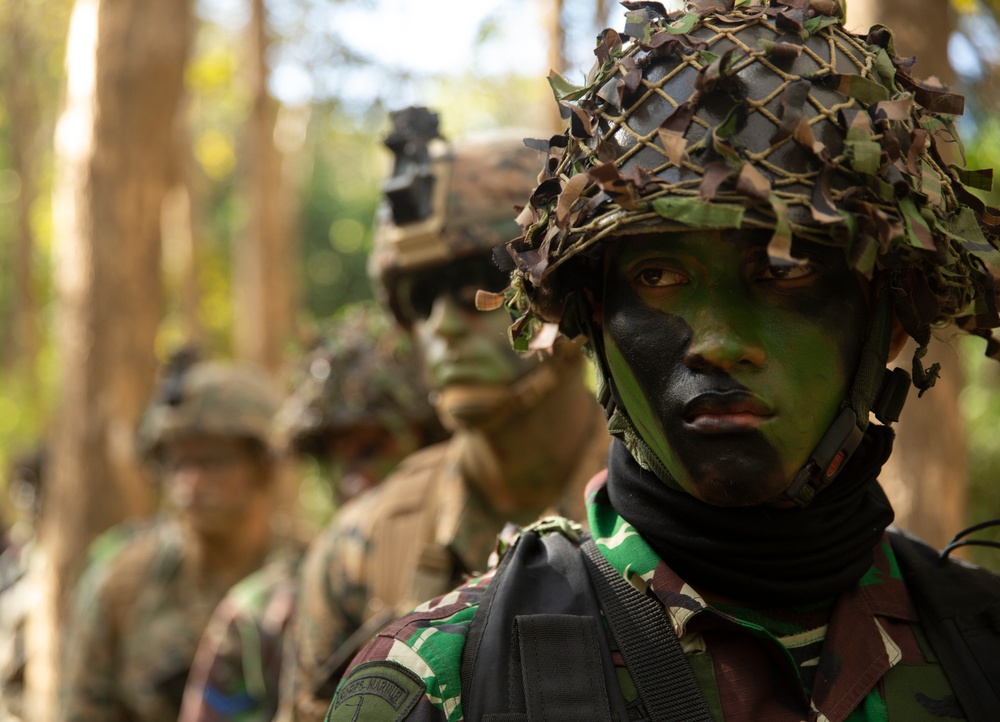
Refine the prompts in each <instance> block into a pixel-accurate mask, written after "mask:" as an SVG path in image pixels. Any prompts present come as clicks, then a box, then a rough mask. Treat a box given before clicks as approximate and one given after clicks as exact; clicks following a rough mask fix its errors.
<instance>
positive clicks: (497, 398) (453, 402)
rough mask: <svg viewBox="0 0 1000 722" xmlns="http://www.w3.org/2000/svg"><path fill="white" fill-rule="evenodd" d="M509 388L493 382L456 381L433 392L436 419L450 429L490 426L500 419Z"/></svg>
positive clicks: (506, 401) (508, 396)
mask: <svg viewBox="0 0 1000 722" xmlns="http://www.w3.org/2000/svg"><path fill="white" fill-rule="evenodd" d="M509 398H510V389H509V388H508V387H507V386H505V385H495V384H459V385H455V386H448V387H447V388H444V389H442V390H441V391H438V392H436V393H435V394H433V395H432V397H431V400H432V401H433V403H434V407H435V409H437V414H438V418H439V419H440V420H441V423H442V424H443V425H444V427H445V428H447V429H448V430H449V431H457V430H458V429H475V428H484V427H489V426H491V425H492V424H494V423H497V422H498V421H500V420H502V417H503V416H504V414H503V413H502V412H503V409H504V407H505V405H506V404H507V403H508V402H509Z"/></svg>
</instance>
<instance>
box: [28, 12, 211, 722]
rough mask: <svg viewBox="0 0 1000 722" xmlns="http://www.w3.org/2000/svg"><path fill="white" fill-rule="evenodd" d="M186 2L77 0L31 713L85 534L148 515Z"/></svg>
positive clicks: (63, 138) (49, 672)
mask: <svg viewBox="0 0 1000 722" xmlns="http://www.w3.org/2000/svg"><path fill="white" fill-rule="evenodd" d="M191 5H192V2H191V0H116V1H115V2H106V1H104V0H77V2H76V5H75V6H74V11H73V17H72V20H71V24H70V31H69V37H68V41H67V51H66V89H65V107H64V109H63V113H62V116H61V117H60V119H59V123H58V126H57V129H56V137H55V144H56V190H55V194H54V208H53V210H54V218H55V224H56V232H55V237H56V239H57V242H56V243H57V245H56V249H55V272H56V277H55V283H56V288H57V294H58V311H57V314H58V315H57V331H56V339H57V341H56V344H57V355H58V358H59V359H60V363H61V374H62V378H61V381H60V389H59V400H58V405H57V411H56V414H55V424H54V428H53V432H54V436H53V440H52V462H53V463H52V473H51V477H50V478H49V480H48V484H49V486H48V488H47V494H46V505H45V509H44V516H43V519H42V523H41V536H40V549H41V552H42V557H43V559H44V560H45V564H46V569H45V572H44V576H45V587H46V588H45V598H46V599H47V600H48V604H47V605H46V606H45V608H43V609H40V610H38V612H37V614H36V615H35V618H34V619H33V620H32V621H33V624H32V639H33V643H34V644H36V645H38V646H37V647H36V650H37V651H36V653H35V654H34V655H33V656H32V657H31V668H30V669H29V671H28V675H29V679H28V684H29V695H30V698H29V699H30V701H31V702H32V703H33V704H34V705H36V706H35V707H34V708H33V709H32V711H31V713H30V714H29V715H28V717H29V718H30V719H32V720H38V721H39V722H46V721H47V720H49V719H51V718H52V714H53V709H52V707H53V706H54V701H55V699H56V689H57V685H58V679H57V672H58V666H57V660H58V659H60V658H61V654H60V649H59V644H60V642H61V640H62V639H63V638H64V634H63V630H64V626H63V623H64V621H65V619H66V612H67V607H68V601H69V594H70V592H71V591H72V586H73V584H74V581H75V578H76V575H77V573H78V571H79V567H80V564H81V562H82V560H83V556H84V553H85V551H86V548H87V545H88V544H89V542H90V541H91V540H92V539H93V538H94V537H95V536H96V535H97V534H98V533H100V532H101V531H103V530H104V529H107V528H108V527H109V526H111V525H113V524H115V523H117V522H119V521H121V520H123V519H124V518H126V517H129V516H134V515H143V514H148V513H150V512H151V511H152V510H153V508H154V505H155V498H154V490H153V487H152V485H151V484H150V483H149V480H148V479H146V478H144V476H143V474H142V473H141V469H140V466H139V460H138V459H137V458H136V454H135V447H134V443H133V431H134V428H135V424H136V422H137V420H138V417H139V415H140V413H141V411H142V409H143V407H144V405H145V403H146V400H147V397H148V395H149V392H150V389H151V387H152V385H153V380H154V375H155V371H156V361H155V356H154V353H153V343H154V338H155V335H156V330H157V326H158V324H159V322H160V317H161V315H162V298H161V296H162V293H161V279H160V222H161V204H162V201H163V197H164V193H165V192H166V190H167V187H168V183H169V178H170V156H171V153H172V152H173V151H174V148H175V146H174V143H173V136H172V133H173V129H174V121H175V118H176V117H177V108H178V104H179V100H180V97H181V95H182V86H183V82H182V81H183V69H184V64H185V61H186V58H187V53H188V48H189V45H190V38H191V33H192V7H191Z"/></svg>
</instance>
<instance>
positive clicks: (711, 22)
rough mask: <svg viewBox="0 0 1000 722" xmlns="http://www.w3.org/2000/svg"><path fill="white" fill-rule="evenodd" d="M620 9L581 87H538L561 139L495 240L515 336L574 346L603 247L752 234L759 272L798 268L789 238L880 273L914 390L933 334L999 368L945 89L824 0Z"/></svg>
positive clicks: (983, 239) (987, 213)
mask: <svg viewBox="0 0 1000 722" xmlns="http://www.w3.org/2000/svg"><path fill="white" fill-rule="evenodd" d="M623 4H624V5H625V6H626V8H628V9H629V11H630V12H629V13H628V14H627V24H626V27H625V32H624V34H619V33H617V32H615V31H614V30H606V31H604V32H603V33H602V34H601V35H600V36H599V43H598V46H597V48H596V50H595V55H596V56H597V62H596V64H595V66H594V69H593V70H592V71H591V72H590V74H589V76H588V78H587V85H586V87H582V88H573V87H569V86H568V85H567V84H565V83H563V82H556V83H554V88H555V90H556V93H557V96H559V97H560V98H561V100H562V105H563V106H564V107H565V108H567V109H568V110H569V111H570V127H569V129H568V130H567V132H566V133H565V134H563V135H560V136H556V137H555V138H553V139H552V140H551V141H550V142H549V146H550V147H549V161H548V164H547V165H546V172H545V174H544V177H543V178H542V180H541V182H540V184H539V185H538V187H537V188H536V189H535V191H534V193H533V194H532V196H531V199H530V202H529V204H528V206H527V207H526V208H525V210H524V212H523V213H522V215H521V217H520V219H519V220H520V222H521V224H522V227H524V228H525V229H526V230H525V233H524V234H523V236H522V237H520V238H518V239H516V240H515V241H512V242H511V243H510V244H508V248H507V250H508V252H509V254H510V256H511V258H512V259H513V262H514V265H515V266H516V270H515V274H514V280H513V283H512V287H511V289H509V290H508V291H507V294H506V300H507V303H508V305H509V307H510V308H511V310H512V311H514V312H515V313H517V314H518V315H519V316H520V318H519V319H518V320H517V321H516V322H515V324H514V326H513V327H512V333H513V335H514V336H515V337H517V336H530V335H531V334H533V333H536V330H537V329H538V328H539V327H540V324H539V323H538V322H539V321H548V322H554V323H560V324H561V328H562V330H563V332H564V333H566V334H567V335H571V336H572V335H576V334H579V333H587V331H588V329H587V327H586V320H585V319H584V318H583V317H581V315H580V313H578V312H577V310H576V309H578V308H579V307H580V302H579V297H580V293H579V292H578V291H579V289H580V286H581V284H586V283H588V282H592V280H593V273H594V268H593V265H594V263H595V261H594V259H596V258H597V257H598V256H599V255H600V252H601V247H602V244H601V242H602V241H606V240H611V239H620V238H622V237H627V236H628V235H629V234H637V233H648V232H650V231H654V232H655V231H671V230H684V229H689V230H690V229H726V228H731V229H737V228H744V229H754V228H756V229H763V232H765V233H769V234H770V242H769V245H768V253H769V255H770V257H771V258H772V261H773V262H775V263H779V264H788V263H795V262H796V261H795V260H794V254H795V239H798V238H802V239H808V240H813V241H818V242H820V243H825V244H828V245H835V246H839V247H842V248H843V249H844V251H845V253H846V256H847V260H848V263H849V264H850V265H851V266H852V267H853V268H855V269H856V270H857V271H859V272H860V273H862V274H864V275H866V276H868V277H872V276H873V275H874V274H876V273H878V274H881V275H883V277H885V278H887V284H886V286H887V288H888V289H889V293H888V294H883V295H886V296H888V297H889V299H888V300H887V301H886V303H885V305H886V307H887V308H890V309H891V310H894V311H895V314H896V316H897V317H898V318H899V320H900V321H901V323H902V325H903V327H904V328H905V330H906V331H907V333H909V334H910V335H911V336H912V337H913V338H914V339H915V340H916V341H917V342H918V346H919V348H918V356H916V357H915V359H914V361H915V363H914V371H915V373H914V378H913V381H914V383H915V384H916V385H917V386H918V387H920V388H921V389H923V388H926V387H928V386H930V385H931V384H932V383H933V377H934V373H935V369H934V368H933V367H932V368H931V369H930V370H929V371H925V370H924V369H923V368H922V367H921V366H920V362H919V358H920V356H922V355H923V352H924V351H925V350H926V349H925V346H926V344H927V342H928V340H929V338H930V331H931V328H932V326H933V325H937V324H941V323H945V322H955V323H957V324H958V325H959V326H960V327H962V328H964V329H966V330H968V331H970V332H972V333H975V334H977V335H981V336H984V337H986V338H987V339H990V342H989V344H988V349H987V353H988V354H989V355H991V356H993V357H1000V343H997V342H996V341H994V340H992V333H991V329H993V328H995V327H996V326H998V325H1000V318H998V316H997V310H996V291H995V286H994V277H993V273H992V272H991V271H994V270H995V269H998V268H1000V252H998V251H997V240H998V231H1000V225H998V223H1000V214H998V212H997V211H996V210H994V209H990V208H987V207H986V206H985V205H984V204H983V203H982V202H981V201H980V200H979V199H978V198H977V197H976V196H974V195H973V194H972V193H971V192H970V190H968V188H969V187H975V188H980V189H986V188H988V187H989V184H990V182H991V177H992V174H991V172H987V171H970V170H967V169H966V168H965V159H964V154H963V153H964V151H963V148H962V145H961V142H960V140H959V138H958V135H957V133H956V131H955V127H954V123H953V116H955V115H957V114H959V113H961V111H962V98H961V96H958V95H955V94H953V93H950V92H948V91H947V90H946V89H944V88H942V87H940V86H938V85H936V84H935V83H932V82H918V81H917V80H914V79H913V78H912V77H911V76H910V74H909V72H908V70H909V66H910V64H911V63H912V60H901V59H899V58H897V57H895V55H894V48H893V38H892V34H891V32H890V31H889V30H888V29H886V28H885V27H884V26H875V27H874V28H872V30H871V32H870V33H869V34H868V35H867V36H859V35H854V34H851V33H849V32H847V31H845V29H844V27H843V21H844V13H843V4H842V3H841V2H840V1H839V0H692V1H690V2H688V3H687V5H686V10H685V11H675V12H667V11H666V10H665V9H664V8H663V6H662V5H661V4H660V3H657V2H625V3H623ZM885 315H891V314H885ZM886 343H887V341H886ZM883 367H884V363H883Z"/></svg>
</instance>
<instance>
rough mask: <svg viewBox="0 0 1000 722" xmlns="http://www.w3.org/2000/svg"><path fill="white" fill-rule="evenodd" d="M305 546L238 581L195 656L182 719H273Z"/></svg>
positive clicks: (252, 721)
mask: <svg viewBox="0 0 1000 722" xmlns="http://www.w3.org/2000/svg"><path fill="white" fill-rule="evenodd" d="M301 558H302V554H301V550H299V549H297V548H289V549H288V550H286V553H284V554H282V555H281V556H279V557H278V558H277V559H274V560H272V561H271V562H269V563H268V564H267V565H266V566H265V567H264V568H262V569H260V570H259V571H256V572H254V573H253V574H251V575H250V576H248V577H246V578H245V579H243V580H241V581H240V582H237V583H236V584H235V585H234V586H233V587H232V589H230V590H229V592H228V593H227V594H226V596H225V598H224V599H223V600H222V602H221V603H220V604H219V606H218V607H217V608H216V610H215V612H214V613H213V614H212V618H211V620H209V622H208V627H207V628H206V629H205V634H204V635H203V636H202V639H201V642H200V644H199V645H198V651H197V653H196V654H195V658H194V664H193V665H192V667H191V675H190V677H189V678H188V683H187V687H186V689H185V691H184V702H183V705H182V706H181V715H180V718H179V722H224V721H228V722H271V720H272V719H274V715H275V713H276V712H277V711H278V680H279V676H280V672H281V651H282V642H283V639H284V635H285V630H286V629H287V627H288V622H289V620H290V619H291V616H292V609H293V607H294V604H295V575H296V572H297V571H298V565H299V561H300V560H301Z"/></svg>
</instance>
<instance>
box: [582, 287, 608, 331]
mask: <svg viewBox="0 0 1000 722" xmlns="http://www.w3.org/2000/svg"><path fill="white" fill-rule="evenodd" d="M583 292H584V294H585V295H586V297H587V311H588V313H589V315H590V322H591V323H593V324H594V326H596V327H597V328H600V327H601V319H602V318H603V314H604V304H602V303H601V301H600V300H599V299H598V298H597V296H595V295H594V291H593V289H590V288H584V289H583Z"/></svg>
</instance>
